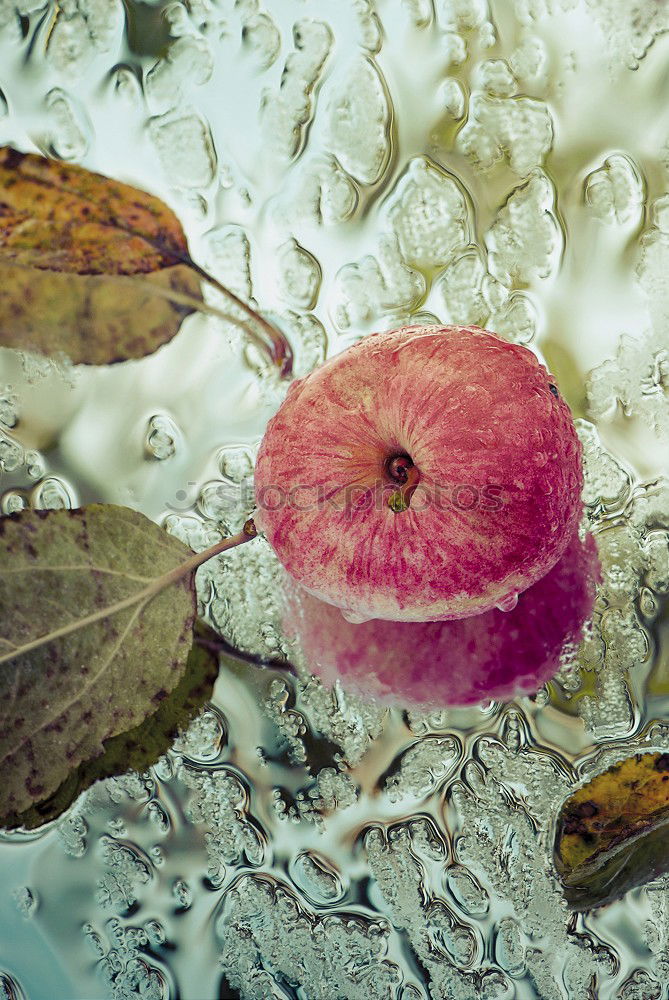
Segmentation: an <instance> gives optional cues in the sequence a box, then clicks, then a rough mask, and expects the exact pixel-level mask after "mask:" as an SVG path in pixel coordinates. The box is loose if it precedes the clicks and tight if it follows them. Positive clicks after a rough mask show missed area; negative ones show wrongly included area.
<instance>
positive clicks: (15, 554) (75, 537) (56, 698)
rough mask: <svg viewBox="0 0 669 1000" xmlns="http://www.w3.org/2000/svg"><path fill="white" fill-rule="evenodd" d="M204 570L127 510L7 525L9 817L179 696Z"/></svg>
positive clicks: (1, 641) (0, 661)
mask: <svg viewBox="0 0 669 1000" xmlns="http://www.w3.org/2000/svg"><path fill="white" fill-rule="evenodd" d="M201 561H202V557H201V556H193V554H192V553H191V552H190V550H189V549H188V548H187V547H186V546H185V545H183V544H182V543H181V542H180V541H178V540H177V539H176V538H173V537H171V536H170V535H168V534H166V532H165V531H163V530H162V529H161V528H159V527H158V526H157V525H156V524H154V523H153V522H152V521H149V520H148V518H146V517H144V516H143V515H142V514H139V513H137V512H136V511H132V510H129V509H127V508H125V507H115V506H112V505H98V504H94V505H92V506H90V507H86V508H82V509H80V510H72V511H67V510H54V511H29V512H25V513H21V514H19V515H18V516H15V517H6V518H4V519H2V520H0V608H1V611H0V625H1V627H0V770H1V772H2V782H0V813H1V814H5V813H9V812H21V811H23V810H24V809H26V808H28V807H29V806H30V805H32V803H33V802H35V801H39V800H41V799H43V798H44V797H45V796H47V795H49V794H50V793H51V792H53V791H55V789H56V788H57V787H58V786H59V785H60V784H61V782H62V781H63V780H64V779H65V777H66V776H67V774H68V773H69V772H70V771H71V770H72V769H73V768H75V767H77V766H78V765H79V764H80V763H81V762H82V761H84V760H89V759H91V758H92V757H95V756H97V755H99V754H100V753H101V752H102V744H103V742H104V741H105V740H107V739H109V737H110V736H115V735H116V734H117V733H120V732H123V731H125V730H127V729H130V728H131V727H133V726H136V725H137V724H138V723H140V722H141V721H142V720H143V719H144V718H145V717H146V715H147V714H148V713H149V712H152V711H153V710H154V709H155V707H156V705H157V704H158V703H159V701H160V700H161V699H162V698H163V697H164V696H165V694H166V693H167V692H169V691H171V690H172V689H173V688H174V686H175V685H176V684H177V682H178V680H179V678H180V676H181V674H182V672H183V669H184V665H185V662H186V657H187V656H188V651H189V649H190V645H191V630H192V626H193V620H194V616H195V593H194V579H193V575H194V570H195V568H196V567H197V565H199V562H201Z"/></svg>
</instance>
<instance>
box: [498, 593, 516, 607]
mask: <svg viewBox="0 0 669 1000" xmlns="http://www.w3.org/2000/svg"><path fill="white" fill-rule="evenodd" d="M517 604H518V594H516V593H511V594H507V595H506V596H505V597H503V598H502V600H501V601H498V603H497V604H496V605H495V607H496V608H497V610H498V611H513V609H514V608H515V607H516V605H517Z"/></svg>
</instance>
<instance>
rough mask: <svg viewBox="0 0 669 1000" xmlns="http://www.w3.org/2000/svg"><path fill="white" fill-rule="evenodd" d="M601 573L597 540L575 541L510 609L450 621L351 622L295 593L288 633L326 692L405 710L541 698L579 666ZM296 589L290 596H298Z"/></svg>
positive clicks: (291, 597) (335, 611) (329, 606)
mask: <svg viewBox="0 0 669 1000" xmlns="http://www.w3.org/2000/svg"><path fill="white" fill-rule="evenodd" d="M598 575H599V562H598V559H597V548H596V545H595V541H594V539H593V537H592V535H588V536H587V537H586V540H585V542H581V541H580V540H579V538H578V537H576V538H574V539H573V541H572V542H571V543H570V545H569V547H568V548H567V551H566V552H565V554H564V556H563V557H562V558H561V559H560V561H559V562H558V563H557V565H556V566H554V568H553V569H552V570H551V571H550V573H548V574H547V575H546V576H545V577H544V578H543V579H542V580H540V581H539V582H538V583H535V584H534V586H532V587H530V588H529V590H526V591H525V592H524V593H522V594H521V595H520V596H519V599H518V603H517V604H516V605H515V607H514V608H513V609H511V610H509V611H501V610H498V609H497V608H494V609H493V610H492V611H488V612H487V613H485V614H482V615H475V616H473V617H471V618H464V619H462V620H460V621H446V622H389V621H378V620H376V621H368V622H363V623H362V624H359V625H356V624H351V623H350V622H348V621H346V620H345V619H344V618H343V617H342V614H341V612H340V610H339V609H338V608H335V607H333V606H332V605H329V604H325V603H324V602H323V601H319V600H317V599H316V598H315V597H312V596H311V595H310V594H307V593H306V592H305V591H303V590H300V591H299V592H298V591H297V590H296V589H292V588H290V584H289V583H287V584H286V586H287V590H288V591H289V596H288V602H289V611H288V613H287V621H286V625H285V630H286V632H287V634H288V635H289V636H290V637H291V638H292V639H294V641H295V644H296V646H297V648H298V649H299V650H300V652H301V654H302V656H303V658H304V663H305V664H308V666H309V668H310V669H311V670H313V671H314V673H316V674H318V676H319V677H322V678H323V680H325V681H326V682H327V683H328V684H333V683H335V681H337V680H338V679H339V680H340V681H341V683H342V684H344V685H346V686H347V687H348V686H350V687H351V688H352V689H353V690H355V691H357V692H358V693H359V694H360V695H362V696H363V697H365V696H366V697H370V696H374V697H378V698H381V699H382V700H383V701H387V702H389V703H390V704H393V705H398V706H406V705H414V706H421V705H422V706H424V707H426V708H429V707H430V706H434V707H440V706H445V705H469V704H477V703H478V702H481V701H484V700H486V699H487V698H496V699H509V698H513V697H514V696H516V695H521V694H534V693H535V692H536V691H537V690H538V688H540V687H541V685H542V684H544V683H545V682H546V681H548V680H550V678H551V677H552V676H553V675H554V674H555V673H557V671H558V669H559V668H560V666H561V664H563V663H565V662H566V661H568V660H569V659H570V658H571V659H573V657H574V653H575V650H576V648H577V647H578V644H579V642H580V640H581V637H582V627H583V625H584V624H585V622H586V621H587V620H588V619H589V618H590V617H591V615H592V610H593V606H594V600H595V580H596V579H597V576H598ZM291 591H292V592H291Z"/></svg>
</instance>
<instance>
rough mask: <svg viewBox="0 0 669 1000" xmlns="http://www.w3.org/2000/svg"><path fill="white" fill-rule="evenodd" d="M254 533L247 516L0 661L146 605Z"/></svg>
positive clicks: (248, 539) (246, 540) (10, 658)
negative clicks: (207, 544) (237, 527)
mask: <svg viewBox="0 0 669 1000" xmlns="http://www.w3.org/2000/svg"><path fill="white" fill-rule="evenodd" d="M257 533H258V532H257V530H256V526H255V524H254V522H253V519H252V518H249V520H248V521H247V522H246V524H245V525H244V527H243V528H242V530H241V531H239V532H237V534H236V535H229V536H228V537H227V538H222V539H221V541H220V542H217V543H216V544H215V545H212V546H211V548H208V549H205V551H204V552H196V553H194V555H192V556H191V557H190V558H189V559H186V560H185V561H184V562H182V563H180V564H179V565H178V566H175V567H174V569H172V570H170V571H169V572H168V573H163V575H162V576H159V577H156V578H155V579H154V580H151V581H150V583H148V584H147V586H146V587H144V588H143V589H142V590H139V591H137V592H136V593H134V594H130V595H129V596H128V597H125V598H123V599H122V600H120V601H116V602H115V603H114V604H110V605H108V606H107V607H104V608H99V609H98V610H97V611H93V612H91V614H90V615H86V617H85V618H78V619H76V620H75V621H73V622H68V624H67V625H63V626H61V627H60V628H57V629H54V630H53V631H52V632H49V633H47V634H46V635H41V636H38V637H37V638H36V639H33V640H31V641H30V642H26V643H23V644H22V645H21V646H18V647H15V648H14V649H11V650H9V651H8V652H6V653H0V664H2V663H6V662H8V661H9V660H13V659H15V658H16V657H17V656H24V655H25V654H26V653H29V652H31V651H32V650H33V649H39V647H40V646H44V645H45V644H46V643H49V642H53V641H54V640H55V639H62V638H63V637H64V636H66V635H70V633H72V632H76V631H78V630H80V629H82V628H86V627H87V626H88V625H93V624H94V623H95V622H97V621H100V619H102V618H109V617H110V616H111V615H114V614H118V613H119V612H120V611H125V610H126V609H127V608H132V607H134V606H135V605H138V606H139V605H141V606H143V605H145V604H148V602H149V601H150V600H151V598H153V597H155V596H156V594H159V593H160V592H161V590H165V588H166V587H169V586H171V584H173V583H176V582H177V581H178V580H180V579H181V578H182V577H184V576H187V575H188V574H189V573H194V572H195V570H196V569H197V568H198V567H199V566H201V565H202V563H205V562H207V561H208V560H209V559H213V557H214V556H218V555H220V554H221V553H222V552H227V551H228V549H234V548H235V547H236V546H237V545H243V543H244V542H249V541H251V539H252V538H255V537H256V535H257Z"/></svg>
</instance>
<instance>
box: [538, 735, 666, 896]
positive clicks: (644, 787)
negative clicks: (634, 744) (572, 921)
mask: <svg viewBox="0 0 669 1000" xmlns="http://www.w3.org/2000/svg"><path fill="white" fill-rule="evenodd" d="M667 822H669V754H667V753H646V754H635V755H634V756H633V757H629V758H628V759H627V760H624V761H621V762H620V763H619V764H614V765H613V767H611V768H609V770H608V771H604V773H603V774H598V775H597V776H596V777H595V778H593V779H592V781H589V782H588V783H587V784H586V785H584V786H583V787H582V788H579V790H578V791H577V792H575V793H574V794H573V795H572V796H571V798H569V799H568V800H567V802H566V803H565V804H564V806H563V808H562V811H561V813H560V816H559V819H558V826H557V833H556V843H555V859H556V865H557V868H558V871H559V872H560V875H561V877H562V880H563V883H564V885H565V889H566V895H567V899H568V901H569V902H570V903H571V904H572V905H573V906H574V907H575V908H576V909H585V908H589V907H591V906H598V905H601V904H602V903H605V902H608V901H609V900H611V899H614V898H616V897H617V896H620V895H621V894H622V893H623V892H625V891H626V890H627V889H629V888H631V887H632V886H634V885H640V884H642V883H643V882H645V881H647V880H648V879H649V878H653V877H655V876H656V875H658V874H660V873H661V872H662V871H665V870H667V868H669V850H667V847H666V846H665V845H666V842H667V833H666V830H665V826H666V824H667Z"/></svg>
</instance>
